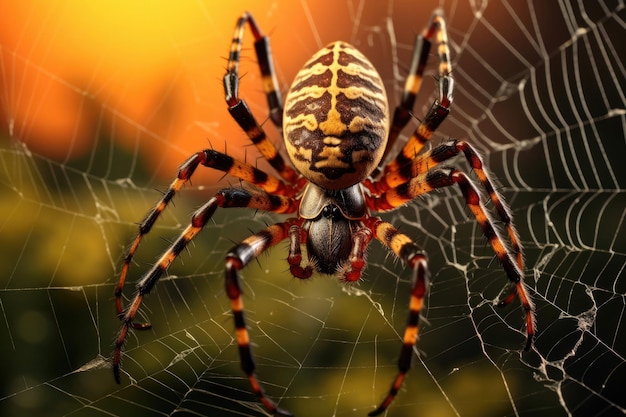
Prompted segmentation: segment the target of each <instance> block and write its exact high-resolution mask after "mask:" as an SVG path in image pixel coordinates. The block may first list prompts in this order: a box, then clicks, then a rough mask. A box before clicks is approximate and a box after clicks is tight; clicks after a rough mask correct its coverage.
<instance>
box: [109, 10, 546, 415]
mask: <svg viewBox="0 0 626 417" xmlns="http://www.w3.org/2000/svg"><path fill="white" fill-rule="evenodd" d="M246 24H247V25H248V27H249V28H250V30H251V31H252V34H253V35H254V40H255V42H254V46H255V51H256V56H257V59H258V65H259V67H260V70H261V74H262V77H263V84H264V88H265V93H266V96H267V101H268V105H269V109H270V118H271V120H272V122H273V123H274V124H275V125H276V126H277V127H278V128H279V129H280V128H281V127H282V129H283V131H284V140H285V147H286V149H287V152H288V154H289V157H290V159H291V162H292V163H293V165H294V167H295V170H294V169H293V168H291V167H290V166H288V165H287V164H286V163H285V161H284V160H283V158H282V157H281V155H280V154H279V153H278V152H277V150H276V148H275V147H274V145H273V144H272V143H271V142H270V141H269V140H268V139H267V138H266V136H265V133H264V132H263V129H262V127H261V126H260V125H259V124H258V123H257V121H256V119H255V118H254V116H253V115H252V113H251V111H250V109H249V108H248V106H247V105H246V102H245V101H244V100H243V99H241V98H239V95H238V87H239V73H238V68H239V60H240V53H241V43H242V42H241V41H242V36H243V31H244V28H245V26H246ZM432 42H436V43H437V44H438V51H437V55H438V57H439V67H438V78H437V82H438V94H437V98H436V99H435V101H434V103H433V104H432V106H431V108H430V110H429V111H428V113H427V114H426V117H425V118H424V119H423V120H422V121H421V123H420V124H419V126H418V127H417V129H416V130H415V132H414V133H413V135H412V136H411V137H410V138H409V139H408V141H407V143H406V144H405V145H404V147H403V149H402V150H401V152H399V153H398V155H397V156H396V157H395V159H393V160H392V161H391V162H390V163H389V164H387V165H385V166H383V164H382V161H383V160H384V159H385V157H386V155H387V153H388V152H389V149H391V148H392V146H393V144H394V143H395V141H396V140H397V138H398V136H399V133H400V132H401V131H402V129H403V128H404V127H405V126H406V125H407V123H408V122H409V120H410V119H411V117H412V116H411V112H412V108H413V105H414V102H415V98H416V95H417V93H418V91H419V89H420V84H421V80H422V75H423V72H424V67H425V66H426V61H427V58H428V55H429V51H430V46H431V43H432ZM450 73H451V64H450V58H449V48H448V39H447V32H446V25H445V20H444V18H443V14H442V12H441V11H440V10H437V11H435V12H434V13H433V15H432V17H431V18H430V21H429V23H428V25H427V26H426V28H425V30H424V31H423V32H422V34H421V35H419V36H417V38H416V41H415V45H414V47H413V53H412V60H411V66H410V72H409V75H408V77H407V79H406V84H405V87H404V92H403V94H402V99H401V103H400V104H399V106H398V107H397V108H396V109H395V113H394V115H393V119H392V121H391V125H390V126H389V109H388V105H387V98H386V93H385V90H384V86H383V83H382V80H381V78H380V76H379V75H378V73H377V71H376V69H375V68H374V67H373V65H372V64H371V63H370V62H369V60H368V59H367V58H366V57H365V56H363V55H362V54H361V53H360V52H359V51H357V50H356V49H355V48H354V47H353V46H351V45H349V44H347V43H344V42H333V43H331V44H329V45H327V46H326V47H324V48H322V49H321V50H320V51H319V52H317V53H316V54H315V55H313V57H312V58H311V59H310V60H309V61H308V62H307V63H305V64H304V66H303V68H302V69H301V70H300V72H299V73H298V74H297V75H296V78H295V80H294V82H293V84H292V85H291V89H290V90H289V93H288V94H287V97H286V100H285V105H284V111H283V106H282V103H281V98H280V95H279V93H278V90H277V84H278V83H277V80H276V75H275V72H274V69H273V61H272V55H271V52H270V45H269V39H268V38H267V37H265V36H263V35H262V34H261V31H260V29H259V27H258V26H257V24H256V23H255V21H254V19H253V17H252V15H250V14H249V13H244V14H243V15H242V16H241V17H240V18H239V20H238V21H237V25H236V28H235V34H234V37H233V40H232V45H231V49H230V54H229V57H228V65H227V70H226V74H225V76H224V92H225V98H226V103H227V104H228V110H229V112H230V114H231V116H232V117H233V118H234V119H235V121H236V122H237V123H238V124H239V126H241V128H242V129H243V130H244V131H245V132H246V134H247V135H248V137H249V138H250V140H251V141H252V143H254V144H255V145H256V146H257V148H258V149H259V151H260V152H261V154H262V155H263V157H264V158H265V159H266V160H267V161H268V162H269V163H270V165H271V166H272V168H273V169H274V170H275V171H276V172H277V173H278V175H279V177H280V178H279V177H277V176H274V175H271V174H267V173H265V172H263V171H261V170H259V169H257V168H255V167H253V166H251V165H250V164H247V163H245V162H242V161H238V160H236V159H233V158H232V157H230V156H228V155H226V154H224V153H221V152H217V151H215V150H212V149H205V150H203V151H200V152H198V153H195V154H194V155H192V156H191V157H190V158H189V159H187V161H185V162H184V163H183V164H182V166H181V167H180V170H179V172H178V176H177V178H176V179H175V180H174V181H173V182H172V184H171V185H170V187H169V189H168V190H167V192H165V194H164V195H163V197H162V198H161V200H160V201H159V202H158V203H157V204H156V205H155V206H154V208H153V209H152V210H151V211H150V212H149V213H148V214H147V216H146V217H145V219H144V220H143V221H142V222H141V224H140V225H139V232H138V234H137V236H136V237H135V239H134V241H133V242H132V244H131V245H130V247H129V248H128V250H127V252H126V256H125V258H124V264H123V266H122V270H121V273H120V277H119V282H118V284H117V287H116V290H115V297H116V307H117V312H118V314H119V316H120V318H121V320H122V325H121V329H120V331H119V334H118V336H117V339H116V342H115V351H114V353H113V373H114V376H115V380H116V381H117V382H118V383H119V382H120V360H121V356H122V349H123V347H124V343H125V341H126V338H127V336H128V332H129V330H130V329H131V328H134V329H146V328H149V327H150V324H148V323H143V324H140V323H135V321H134V320H135V316H136V315H137V311H138V310H139V307H140V305H141V302H142V300H143V298H144V296H145V295H146V294H148V293H149V292H150V291H151V290H152V287H154V285H155V284H156V283H157V281H158V280H159V279H160V278H161V277H162V276H163V274H164V273H165V272H166V271H167V269H168V267H169V266H170V264H171V263H172V262H173V261H174V259H175V258H176V257H177V256H178V255H179V254H180V252H181V251H182V250H183V249H184V248H185V247H186V246H187V244H188V243H189V242H190V241H191V240H192V239H193V238H194V237H195V236H196V235H197V234H198V233H199V232H200V230H202V228H203V227H204V226H205V225H206V223H207V222H208V221H209V219H210V218H211V216H212V215H213V213H214V212H215V210H216V209H217V208H218V207H221V208H229V207H248V208H251V209H255V210H263V211H269V212H274V213H289V214H295V217H291V218H289V219H287V220H286V221H284V222H281V223H276V224H274V225H271V226H269V227H267V228H266V229H264V230H262V231H260V232H258V233H255V234H253V235H252V236H250V237H248V238H247V239H245V240H244V241H243V242H242V243H240V244H238V245H236V246H235V247H233V248H232V249H231V250H230V251H229V252H228V253H227V255H226V260H225V272H226V273H225V275H226V294H227V295H228V298H229V299H230V305H231V309H232V314H233V317H234V321H235V333H236V340H237V345H238V347H239V354H240V360H241V367H242V369H243V371H244V372H245V374H246V375H247V378H248V380H249V382H250V384H251V387H252V391H254V393H255V394H256V395H257V397H258V399H259V400H260V401H261V402H262V403H263V405H264V406H265V407H266V408H267V410H268V411H269V412H271V413H277V414H282V415H290V413H289V412H287V411H285V410H282V409H280V408H278V407H277V405H276V404H275V403H274V402H273V401H272V400H270V399H269V398H268V397H267V396H266V395H265V393H264V390H263V388H262V387H261V385H260V383H259V381H258V380H257V378H256V376H255V373H254V371H255V364H254V360H253V356H252V351H251V348H250V339H249V335H248V330H247V328H246V322H245V319H244V309H243V301H242V292H241V286H240V281H239V271H240V270H241V269H242V268H243V267H245V266H246V265H247V264H249V263H250V261H252V260H253V259H255V258H257V257H258V256H259V255H260V254H261V253H263V252H264V251H265V250H266V249H268V248H269V247H271V246H274V245H276V244H277V243H279V242H281V241H283V240H286V239H288V241H289V255H288V257H287V262H288V264H289V270H290V272H291V274H292V275H293V276H294V277H296V278H300V279H307V278H309V277H310V276H311V275H312V274H313V272H314V271H317V272H319V273H323V274H337V275H338V276H339V278H340V279H342V280H344V281H346V282H355V281H358V280H359V279H360V277H361V274H362V271H363V269H364V268H365V259H364V257H365V251H366V248H367V246H368V245H369V243H370V241H371V240H372V239H373V238H376V239H377V240H379V241H380V242H381V243H382V244H383V245H385V246H386V247H387V248H388V249H389V250H391V251H392V252H393V253H394V254H395V255H397V256H398V257H399V258H400V259H401V260H402V261H403V263H404V264H405V265H406V266H407V267H409V268H410V269H411V270H412V273H413V276H412V283H411V294H410V302H409V307H410V311H409V314H408V320H407V324H406V327H405V330H404V336H403V344H402V349H401V351H400V356H399V360H398V373H397V376H396V377H395V379H394V381H393V383H392V385H391V388H390V390H389V392H388V394H387V396H386V397H385V399H384V400H383V401H382V403H381V404H380V406H379V407H378V408H377V409H375V410H374V411H372V412H371V413H370V414H369V415H371V416H375V415H378V414H381V413H382V412H384V411H385V410H386V409H387V407H388V406H389V404H390V403H391V402H392V400H393V399H394V397H395V396H396V394H397V392H398V390H399V389H400V386H401V385H402V381H403V380H404V377H405V374H406V373H407V372H408V370H409V369H410V367H411V362H412V357H413V349H414V346H415V343H416V341H417V336H418V322H419V317H420V311H421V309H422V304H423V300H424V296H425V294H426V291H427V290H428V277H429V272H428V265H427V259H426V254H425V253H424V252H423V251H422V250H421V249H420V248H419V246H417V245H416V244H415V243H414V242H413V241H412V240H411V238H409V237H408V236H407V235H405V234H402V233H400V232H399V231H398V230H397V229H396V228H395V227H394V226H392V225H391V224H390V223H387V222H385V221H383V220H382V219H381V218H379V217H376V216H373V215H372V214H371V212H385V211H389V210H393V209H395V208H397V207H400V206H402V205H404V204H405V203H408V202H410V201H411V200H413V199H414V198H416V197H417V196H419V195H422V194H425V193H428V192H430V191H432V190H436V189H439V188H442V187H447V186H450V185H454V184H456V185H458V186H459V188H460V189H461V192H462V194H463V197H464V199H465V201H466V203H467V206H468V207H469V209H470V210H471V212H472V213H473V214H474V216H475V217H476V220H477V221H478V223H479V224H480V226H481V228H482V231H483V233H484V235H485V236H486V238H487V240H488V241H489V243H490V244H491V246H492V248H493V250H494V252H495V254H496V256H497V257H498V259H499V261H500V263H501V265H502V267H503V268H504V271H505V272H506V275H507V277H508V279H509V281H510V290H508V292H507V293H505V296H504V297H503V298H502V299H501V301H500V302H499V305H507V304H508V303H510V302H511V301H512V300H513V299H514V298H515V297H517V298H519V300H520V302H521V304H522V307H523V309H524V312H525V315H526V333H527V342H526V346H525V348H526V350H528V349H530V346H531V344H532V339H533V335H534V333H535V322H534V316H533V304H532V301H531V299H530V297H529V295H528V292H527V290H526V287H525V285H524V280H523V272H522V271H523V256H522V250H521V247H520V243H519V237H518V233H517V231H516V229H515V227H514V225H513V223H512V220H511V214H510V212H509V209H508V207H507V206H506V204H505V203H504V201H503V199H502V196H501V195H500V194H499V193H498V191H496V189H495V188H494V187H493V183H492V181H491V180H490V179H489V176H488V174H487V170H486V169H485V168H484V166H483V162H482V160H481V157H480V156H479V155H478V153H477V152H476V151H475V149H474V148H473V147H472V146H471V145H470V144H468V143H467V142H463V141H459V140H450V141H447V142H445V143H443V144H441V145H439V146H436V147H434V148H433V149H430V150H424V149H423V147H424V145H425V144H426V142H428V140H429V139H430V137H431V136H432V134H433V132H434V131H435V129H437V127H438V126H439V125H440V124H441V122H443V120H444V119H445V118H446V116H447V115H448V112H449V108H450V105H451V103H452V90H453V85H454V84H453V79H452V77H451V75H450ZM460 153H463V154H464V156H465V158H466V159H467V161H468V163H469V165H470V166H471V167H472V170H473V171H474V172H475V174H476V176H477V177H478V180H479V181H480V183H481V185H482V186H483V187H484V189H485V190H486V191H487V193H488V195H489V198H490V199H491V202H492V203H493V205H494V209H495V211H496V212H497V214H498V216H499V217H500V220H501V222H502V223H503V227H504V229H505V230H506V232H507V234H508V244H507V243H505V241H504V239H503V238H502V237H501V236H500V233H499V232H498V230H497V229H496V228H495V227H494V224H493V220H492V219H491V216H490V214H489V212H488V211H487V210H486V209H485V207H484V205H483V203H482V202H481V198H480V194H479V192H478V190H477V189H476V186H475V185H474V184H473V182H472V181H471V180H470V179H469V177H468V176H467V175H466V174H465V173H463V172H461V171H458V170H457V169H455V168H454V167H450V166H445V165H443V164H442V162H446V161H448V160H450V159H451V158H453V157H455V156H456V155H458V154H460ZM199 165H204V166H206V167H210V168H214V169H217V170H220V171H223V172H225V173H228V174H230V175H233V176H234V177H236V178H239V179H240V180H241V181H244V182H246V183H248V184H251V185H253V186H254V188H253V190H249V189H243V188H233V187H231V188H225V189H222V190H220V191H218V192H217V193H216V194H215V195H214V196H213V198H211V199H210V200H209V201H208V202H207V203H205V204H204V205H203V206H202V207H200V208H199V209H198V210H197V211H196V212H195V213H194V214H193V216H192V218H191V223H190V225H189V226H188V227H187V228H186V229H185V230H184V231H183V232H182V234H181V235H180V237H179V238H178V239H177V240H176V241H175V242H174V243H172V245H171V246H170V247H169V249H167V250H166V251H165V253H164V254H163V255H162V256H161V258H160V259H159V260H158V262H157V263H156V264H155V265H154V266H153V267H152V269H150V270H149V271H148V272H147V273H146V274H145V275H144V276H143V277H142V278H141V280H140V281H139V282H138V283H137V286H136V287H137V291H136V293H135V295H134V298H133V299H132V301H131V303H130V305H129V306H128V307H127V308H124V306H123V304H122V289H123V287H124V282H125V280H126V275H127V273H128V269H129V266H130V263H131V261H132V258H133V255H134V254H135V252H136V250H137V247H138V246H139V243H140V242H141V240H142V238H143V236H144V235H146V234H147V233H148V232H149V231H150V229H151V228H152V226H153V225H154V223H155V221H156V220H157V218H158V217H159V215H160V214H161V213H162V212H163V210H165V207H166V206H167V204H168V203H169V202H170V201H171V200H172V198H173V197H174V195H175V194H176V193H177V192H178V191H179V190H180V188H181V187H182V186H183V185H184V184H185V183H186V182H187V181H189V180H190V178H191V176H192V174H193V172H194V171H195V169H196V168H197V167H198V166H199ZM302 245H306V249H307V254H308V259H309V262H308V264H306V265H305V264H304V263H303V259H302V252H301V246H302Z"/></svg>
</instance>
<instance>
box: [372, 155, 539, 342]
mask: <svg viewBox="0 0 626 417" xmlns="http://www.w3.org/2000/svg"><path fill="white" fill-rule="evenodd" d="M454 184H457V185H458V186H459V188H460V189H461V192H462V193H463V197H464V198H465V202H466V204H467V206H468V207H469V209H470V210H471V211H472V213H473V214H474V217H475V218H476V220H477V221H478V224H479V225H480V227H481V229H482V231H483V234H484V235H485V237H486V238H487V239H488V240H489V243H490V244H491V247H492V248H493V251H494V252H495V254H496V256H497V257H498V260H499V261H500V264H501V265H502V268H503V269H504V271H505V273H506V275H507V277H508V278H509V281H510V282H511V291H510V292H509V294H508V295H507V296H506V297H504V298H503V299H502V300H501V301H500V303H499V305H500V306H503V305H506V304H508V303H509V302H510V301H512V299H513V298H514V295H516V296H517V298H519V300H520V303H521V304H522V308H523V309H524V313H525V316H526V335H527V340H526V346H525V349H526V350H529V349H530V347H531V345H532V339H533V336H534V334H535V318H534V314H533V310H534V306H533V303H532V300H531V299H530V296H529V295H528V291H527V290H526V286H525V285H524V274H523V272H522V269H521V268H520V266H519V264H518V261H517V259H520V258H521V254H520V255H519V257H517V259H516V257H515V256H514V255H512V254H511V253H510V252H509V250H508V249H507V247H506V245H505V243H504V240H503V239H502V237H501V236H500V234H499V233H498V230H497V229H496V228H495V226H494V224H493V220H492V219H491V216H490V214H489V212H488V211H487V210H486V209H485V206H484V205H483V204H482V202H481V200H480V194H479V192H478V190H477V189H476V187H475V186H474V184H473V183H472V181H471V180H470V179H469V177H468V176H467V175H466V174H464V173H463V172H460V171H457V170H456V169H454V168H449V167H440V168H436V169H433V170H430V171H428V172H427V173H425V174H421V175H418V176H416V177H415V178H413V179H411V180H410V181H408V182H405V183H403V184H400V185H398V186H396V187H394V188H391V189H390V190H388V191H386V192H384V193H382V194H381V195H379V196H368V197H367V204H368V207H369V208H370V209H372V210H375V211H387V210H391V209H394V208H396V207H399V206H401V205H403V204H405V203H408V202H409V201H411V200H413V199H414V198H415V197H417V196H419V195H422V194H426V193H428V192H431V191H433V190H436V189H438V188H442V187H448V186H451V185H454ZM494 192H495V191H494ZM498 201H500V200H498ZM518 249H519V247H518Z"/></svg>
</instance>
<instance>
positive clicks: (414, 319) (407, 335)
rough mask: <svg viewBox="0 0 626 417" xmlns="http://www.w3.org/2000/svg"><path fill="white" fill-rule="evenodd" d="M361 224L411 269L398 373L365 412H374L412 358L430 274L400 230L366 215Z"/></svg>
mask: <svg viewBox="0 0 626 417" xmlns="http://www.w3.org/2000/svg"><path fill="white" fill-rule="evenodd" d="M365 224H366V226H367V227H368V229H369V230H371V231H372V232H373V234H374V237H376V239H378V240H379V241H380V242H382V244H383V245H385V246H386V247H387V248H388V249H390V250H391V251H392V252H393V253H395V254H396V256H397V257H398V258H400V259H401V260H402V261H403V262H404V264H405V265H406V266H407V267H409V268H411V270H412V271H413V278H412V283H411V299H410V302H409V315H408V318H407V323H406V327H405V329H404V336H403V338H402V349H401V351H400V357H399V358H398V374H397V375H396V377H395V379H394V380H393V383H392V384H391V388H390V389H389V393H388V394H387V396H386V397H385V399H384V400H383V401H382V403H381V404H380V405H379V406H378V408H377V409H376V410H374V411H372V412H371V413H369V415H370V416H377V415H379V414H382V413H383V412H384V411H385V410H386V409H387V407H389V404H391V402H392V401H393V399H394V398H395V397H396V394H397V393H398V391H399V390H400V387H401V386H402V382H403V381H404V377H405V376H406V374H407V372H408V371H409V370H410V369H411V364H412V362H413V348H414V347H415V343H416V342H417V337H418V332H419V319H420V314H421V311H422V305H423V303H424V297H425V295H426V292H427V291H428V280H429V277H430V275H429V272H428V263H427V260H426V255H425V254H424V252H423V251H422V250H421V249H420V248H419V246H417V245H416V244H415V243H414V242H413V241H412V240H411V238H409V237H408V236H407V235H404V234H402V233H400V232H399V231H398V230H397V229H396V228H395V227H393V226H392V225H391V224H389V223H387V222H384V221H382V220H381V219H379V218H376V217H370V218H367V219H366V220H365Z"/></svg>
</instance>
